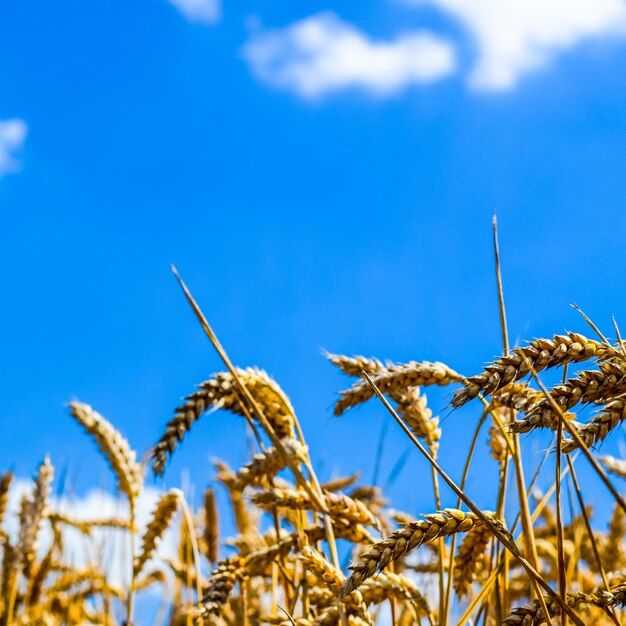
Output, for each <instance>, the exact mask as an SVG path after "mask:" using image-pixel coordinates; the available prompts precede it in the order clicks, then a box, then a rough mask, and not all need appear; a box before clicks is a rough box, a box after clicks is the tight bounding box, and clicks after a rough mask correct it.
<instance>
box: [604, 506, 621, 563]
mask: <svg viewBox="0 0 626 626" xmlns="http://www.w3.org/2000/svg"><path fill="white" fill-rule="evenodd" d="M624 535H626V515H625V514H624V511H623V510H622V508H621V507H620V506H619V505H618V504H616V505H615V506H614V507H613V515H612V516H611V521H610V524H609V532H608V534H607V536H606V542H605V543H604V545H603V546H602V566H603V567H604V569H605V570H606V571H607V572H614V571H616V570H617V569H619V568H622V567H624V566H626V555H625V554H624Z"/></svg>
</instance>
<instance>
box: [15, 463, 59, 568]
mask: <svg viewBox="0 0 626 626" xmlns="http://www.w3.org/2000/svg"><path fill="white" fill-rule="evenodd" d="M53 477H54V468H53V467H52V464H51V463H50V460H49V459H48V458H47V457H46V458H45V459H44V461H43V463H41V465H40V466H39V470H38V472H37V476H36V477H35V488H34V490H33V494H32V496H31V497H30V498H28V499H27V500H26V501H25V502H23V506H22V510H21V514H20V531H19V538H18V557H17V562H18V565H19V566H21V568H22V570H23V571H24V573H25V574H26V576H27V577H28V576H29V572H30V568H31V566H32V563H33V561H34V559H35V550H36V548H37V536H38V534H39V530H40V528H41V524H42V522H43V519H44V517H45V515H46V513H47V507H48V497H49V496H50V491H51V487H50V485H51V484H52V479H53Z"/></svg>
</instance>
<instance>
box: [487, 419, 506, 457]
mask: <svg viewBox="0 0 626 626" xmlns="http://www.w3.org/2000/svg"><path fill="white" fill-rule="evenodd" d="M487 445H488V446H489V454H490V455H491V457H492V458H493V459H495V460H496V461H499V462H502V461H504V460H505V459H506V458H507V456H508V454H509V447H508V445H507V442H506V437H505V436H504V433H503V432H502V429H501V428H500V427H499V426H496V425H493V426H491V427H490V428H489V439H487Z"/></svg>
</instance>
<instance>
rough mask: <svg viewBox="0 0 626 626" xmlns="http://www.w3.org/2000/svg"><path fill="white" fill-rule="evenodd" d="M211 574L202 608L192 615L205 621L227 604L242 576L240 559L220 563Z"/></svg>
mask: <svg viewBox="0 0 626 626" xmlns="http://www.w3.org/2000/svg"><path fill="white" fill-rule="evenodd" d="M211 574H212V576H211V579H210V580H209V581H208V584H207V589H206V591H205V592H204V596H202V601H201V604H202V608H201V609H199V612H198V613H195V612H194V615H195V614H197V615H198V616H199V617H202V618H205V619H206V618H208V617H210V616H212V615H219V614H220V613H221V612H222V607H223V606H224V605H225V604H226V603H227V602H228V598H229V596H230V593H231V591H232V590H233V588H234V587H235V585H236V584H237V582H238V581H239V580H240V579H241V577H242V576H244V571H243V568H242V563H241V559H239V558H238V557H234V558H232V559H227V560H225V561H221V562H220V563H219V564H218V566H217V567H216V568H215V569H214V570H213V571H212V572H211Z"/></svg>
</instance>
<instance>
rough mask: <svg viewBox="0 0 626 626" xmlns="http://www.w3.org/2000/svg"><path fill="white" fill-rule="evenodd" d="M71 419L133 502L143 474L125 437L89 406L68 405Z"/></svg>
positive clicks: (139, 490) (121, 489)
mask: <svg viewBox="0 0 626 626" xmlns="http://www.w3.org/2000/svg"><path fill="white" fill-rule="evenodd" d="M70 412H71V414H72V417H73V418H74V419H75V420H76V421H77V422H78V423H79V424H80V425H81V426H82V427H83V428H84V429H85V430H86V431H87V433H89V435H91V436H92V437H93V439H94V441H95V442H96V445H97V446H98V448H99V450H100V452H101V453H102V455H103V456H104V457H105V458H106V460H107V461H108V463H109V465H110V467H111V469H112V470H113V473H114V474H115V476H116V478H117V481H118V484H119V488H120V491H121V492H122V493H124V494H126V496H128V498H129V500H130V501H131V503H132V502H134V501H135V499H136V498H137V496H138V495H139V493H140V492H141V488H142V486H143V471H142V468H141V465H140V464H139V463H137V460H136V455H135V452H134V451H133V450H132V448H131V447H130V444H129V443H128V441H126V439H124V437H123V436H122V435H121V434H120V433H119V432H118V431H117V430H116V429H115V428H114V427H113V425H112V424H111V423H110V422H109V421H108V420H106V419H105V418H104V417H102V415H100V413H98V412H97V411H94V410H93V409H92V408H91V407H90V406H89V405H88V404H83V403H81V402H70Z"/></svg>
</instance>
